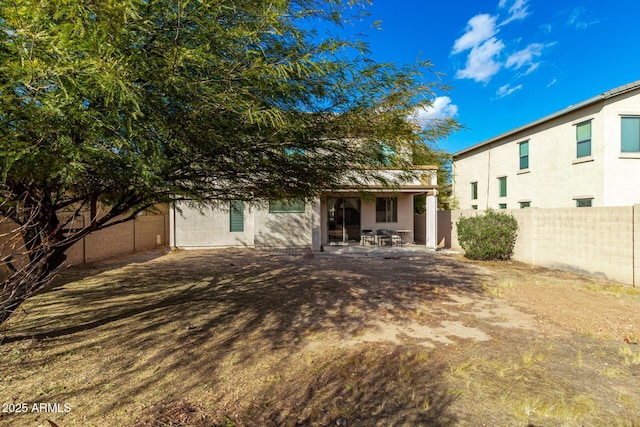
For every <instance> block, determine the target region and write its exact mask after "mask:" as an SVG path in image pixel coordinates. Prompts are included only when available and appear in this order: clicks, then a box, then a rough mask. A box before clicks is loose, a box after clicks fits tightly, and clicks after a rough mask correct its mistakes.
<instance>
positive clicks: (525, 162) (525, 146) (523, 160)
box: [520, 141, 529, 170]
mask: <svg viewBox="0 0 640 427" xmlns="http://www.w3.org/2000/svg"><path fill="white" fill-rule="evenodd" d="M522 169H529V141H524V142H521V143H520V170H522Z"/></svg>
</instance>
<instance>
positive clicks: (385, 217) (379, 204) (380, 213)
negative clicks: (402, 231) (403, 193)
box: [376, 197, 398, 222]
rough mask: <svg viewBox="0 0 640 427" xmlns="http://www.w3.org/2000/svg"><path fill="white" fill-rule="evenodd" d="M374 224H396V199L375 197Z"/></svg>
mask: <svg viewBox="0 0 640 427" xmlns="http://www.w3.org/2000/svg"><path fill="white" fill-rule="evenodd" d="M376 222H398V198H397V197H376Z"/></svg>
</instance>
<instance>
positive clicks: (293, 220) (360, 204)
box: [169, 166, 437, 250]
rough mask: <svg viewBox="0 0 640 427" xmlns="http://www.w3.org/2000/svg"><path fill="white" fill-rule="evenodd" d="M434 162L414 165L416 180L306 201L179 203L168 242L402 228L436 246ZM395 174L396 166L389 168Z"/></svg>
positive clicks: (273, 241) (324, 237) (332, 239)
mask: <svg viewBox="0 0 640 427" xmlns="http://www.w3.org/2000/svg"><path fill="white" fill-rule="evenodd" d="M436 169H437V168H436V167H432V166H415V167H414V172H415V174H414V175H415V179H413V180H410V181H407V182H402V183H401V184H400V185H397V186H394V188H393V189H390V188H385V187H383V186H378V185H375V184H372V185H370V186H369V187H368V188H366V189H365V191H362V189H359V190H355V189H353V188H349V187H345V188H344V189H340V190H339V191H333V192H327V193H325V194H322V195H321V196H320V197H318V198H316V199H314V200H312V201H308V202H304V201H297V200H290V201H277V200H274V201H271V202H269V203H268V205H267V204H264V205H248V204H245V203H242V202H240V201H234V202H229V203H224V204H221V206H218V207H215V208H214V207H211V208H204V209H202V208H196V207H191V206H189V205H188V204H186V203H179V204H177V205H176V206H174V207H172V208H171V212H170V215H169V223H170V224H169V226H170V245H171V246H172V247H176V248H182V249H198V248H215V247H234V246H238V247H310V248H312V249H313V250H320V248H321V246H323V245H330V244H360V243H361V242H362V239H361V237H362V233H363V231H367V232H368V231H371V232H373V233H374V234H375V233H376V231H377V230H381V229H387V230H396V231H401V232H402V239H403V242H405V243H413V242H416V243H420V244H425V245H426V246H427V247H430V248H435V247H436V238H437V224H436V220H437V178H436ZM386 172H387V173H388V174H390V175H393V174H394V172H399V171H394V170H391V169H390V170H388V171H386ZM416 195H426V209H427V213H426V216H425V215H421V216H416V215H414V196H416Z"/></svg>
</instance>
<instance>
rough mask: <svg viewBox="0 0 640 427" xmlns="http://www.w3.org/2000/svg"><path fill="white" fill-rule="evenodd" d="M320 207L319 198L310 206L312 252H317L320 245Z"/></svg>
mask: <svg viewBox="0 0 640 427" xmlns="http://www.w3.org/2000/svg"><path fill="white" fill-rule="evenodd" d="M321 207H322V203H320V198H317V199H315V200H314V201H313V204H312V206H311V249H312V250H314V251H319V250H320V245H321V244H322V229H321V228H320V223H321V218H322V210H321Z"/></svg>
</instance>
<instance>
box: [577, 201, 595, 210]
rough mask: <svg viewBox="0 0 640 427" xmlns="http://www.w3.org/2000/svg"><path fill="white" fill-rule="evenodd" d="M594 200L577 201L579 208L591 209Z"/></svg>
mask: <svg viewBox="0 0 640 427" xmlns="http://www.w3.org/2000/svg"><path fill="white" fill-rule="evenodd" d="M592 201H593V199H576V207H577V208H590V207H591V206H592Z"/></svg>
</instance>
